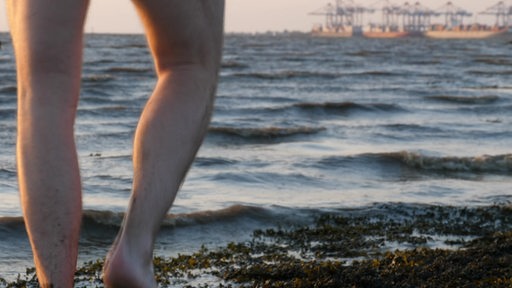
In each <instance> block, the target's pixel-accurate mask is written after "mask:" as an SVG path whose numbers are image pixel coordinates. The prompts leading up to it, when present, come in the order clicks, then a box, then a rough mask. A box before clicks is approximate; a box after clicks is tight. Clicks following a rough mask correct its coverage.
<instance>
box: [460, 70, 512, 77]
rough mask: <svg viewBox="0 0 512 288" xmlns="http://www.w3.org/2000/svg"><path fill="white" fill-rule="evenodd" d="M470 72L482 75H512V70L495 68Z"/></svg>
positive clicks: (470, 72)
mask: <svg viewBox="0 0 512 288" xmlns="http://www.w3.org/2000/svg"><path fill="white" fill-rule="evenodd" d="M467 73H469V74H473V75H481V76H499V75H504V76H507V75H512V70H503V71H495V70H470V71H467Z"/></svg>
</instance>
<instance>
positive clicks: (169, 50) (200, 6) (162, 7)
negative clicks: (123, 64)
mask: <svg viewBox="0 0 512 288" xmlns="http://www.w3.org/2000/svg"><path fill="white" fill-rule="evenodd" d="M133 2H134V4H135V6H136V8H137V11H138V13H139V15H140V16H141V19H142V22H143V24H144V27H145V30H146V34H147V37H148V41H149V45H150V48H151V50H152V52H153V55H154V57H155V64H156V66H157V70H161V69H165V68H166V67H168V66H173V65H180V64H183V63H185V64H187V63H192V64H194V63H197V62H199V63H200V64H205V65H207V66H210V65H213V66H216V65H217V64H216V63H212V62H216V61H218V58H220V53H221V46H222V34H223V21H224V0H134V1H133Z"/></svg>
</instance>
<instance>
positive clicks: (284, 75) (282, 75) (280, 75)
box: [228, 71, 340, 80]
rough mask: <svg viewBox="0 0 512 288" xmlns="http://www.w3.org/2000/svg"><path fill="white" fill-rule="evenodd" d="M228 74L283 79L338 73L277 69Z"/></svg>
mask: <svg viewBox="0 0 512 288" xmlns="http://www.w3.org/2000/svg"><path fill="white" fill-rule="evenodd" d="M228 76H231V77H240V78H255V79H263V80H283V79H308V78H317V79H318V78H319V79H336V78H338V77H339V76H340V75H339V74H338V73H329V72H310V71H279V72H252V73H233V74H230V75H228Z"/></svg>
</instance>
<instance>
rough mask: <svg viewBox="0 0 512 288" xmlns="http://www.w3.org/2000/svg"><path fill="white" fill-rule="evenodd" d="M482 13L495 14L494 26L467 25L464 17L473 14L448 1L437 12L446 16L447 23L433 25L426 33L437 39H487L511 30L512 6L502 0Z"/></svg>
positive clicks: (426, 35) (427, 35)
mask: <svg viewBox="0 0 512 288" xmlns="http://www.w3.org/2000/svg"><path fill="white" fill-rule="evenodd" d="M480 14H487V15H495V16H496V24H495V25H494V26H488V25H482V24H478V23H474V24H470V25H465V24H464V17H471V16H472V15H473V14H472V13H471V12H469V11H467V10H465V9H463V8H460V7H457V6H455V5H454V4H453V3H452V2H448V3H446V5H444V6H443V7H442V8H441V9H440V12H439V13H438V14H437V16H440V15H442V16H444V17H445V23H444V24H436V25H432V26H431V28H430V29H429V30H427V31H425V33H424V35H425V37H428V38H435V39H486V38H493V37H498V36H501V35H504V34H506V33H507V32H508V31H509V26H508V24H509V23H508V22H509V18H510V17H511V15H512V6H511V7H509V8H507V6H506V5H505V3H504V2H503V1H501V2H499V3H497V4H496V5H494V6H491V7H489V8H487V9H486V10H485V11H483V12H480Z"/></svg>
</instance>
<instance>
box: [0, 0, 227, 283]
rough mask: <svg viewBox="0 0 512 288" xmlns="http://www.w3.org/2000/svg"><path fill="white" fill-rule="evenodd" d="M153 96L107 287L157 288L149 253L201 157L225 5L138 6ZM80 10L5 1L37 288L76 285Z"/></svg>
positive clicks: (152, 1) (57, 2)
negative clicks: (153, 80) (153, 75)
mask: <svg viewBox="0 0 512 288" xmlns="http://www.w3.org/2000/svg"><path fill="white" fill-rule="evenodd" d="M134 4H135V7H136V9H137V11H138V13H139V15H140V16H141V19H142V22H143V24H144V27H145V30H146V35H147V39H148V43H149V47H150V49H151V52H152V55H153V58H154V63H155V69H156V74H157V77H158V79H157V83H156V87H155V89H154V91H153V94H152V95H151V97H150V99H149V101H148V103H147V105H146V107H145V109H144V111H143V113H142V115H141V118H140V121H139V124H138V126H137V130H136V133H135V139H134V154H133V168H134V178H133V190H132V195H131V198H130V204H129V207H128V211H127V213H126V216H125V219H124V221H123V225H122V228H121V230H120V232H119V234H118V237H117V239H116V241H115V243H114V245H113V246H112V248H111V250H110V252H109V254H108V256H107V259H106V264H105V267H104V282H105V286H107V287H156V286H157V285H156V283H155V280H154V276H153V272H152V268H153V267H152V258H153V257H152V256H153V255H152V253H153V243H154V241H155V237H156V235H157V233H158V230H159V227H160V225H161V222H162V220H163V218H164V217H165V215H166V213H167V211H168V210H169V208H170V207H171V205H172V203H173V201H174V198H175V196H176V193H177V191H178V189H179V187H180V185H181V183H182V181H183V179H184V177H185V175H186V173H187V171H188V169H189V167H190V165H191V163H192V161H193V160H194V157H195V155H196V153H197V150H198V149H199V147H200V145H201V143H202V140H203V138H204V135H205V134H206V130H207V126H208V124H209V121H210V117H211V111H212V109H213V101H214V95H215V89H216V84H217V77H218V76H217V75H218V69H219V65H220V64H219V63H220V57H221V49H222V38H223V37H222V34H223V15H224V0H186V1H184V0H135V1H134ZM87 6H88V1H87V0H79V1H68V0H7V8H8V16H9V23H10V27H11V34H12V38H13V44H14V49H15V55H16V65H17V73H18V139H17V162H18V174H19V175H18V179H19V187H20V196H21V204H22V209H23V213H24V217H25V223H26V227H27V231H28V235H29V238H30V243H31V246H32V250H33V253H34V262H35V265H36V271H37V276H38V279H39V282H40V285H41V286H42V287H73V274H74V272H75V269H76V260H77V251H78V238H79V229H80V220H81V215H82V210H81V209H82V208H81V183H80V174H79V167H78V161H77V153H76V146H75V142H74V134H73V133H74V131H73V130H74V121H75V116H76V110H77V103H78V96H79V93H80V80H81V68H82V49H83V25H84V20H85V15H86V12H87Z"/></svg>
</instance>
